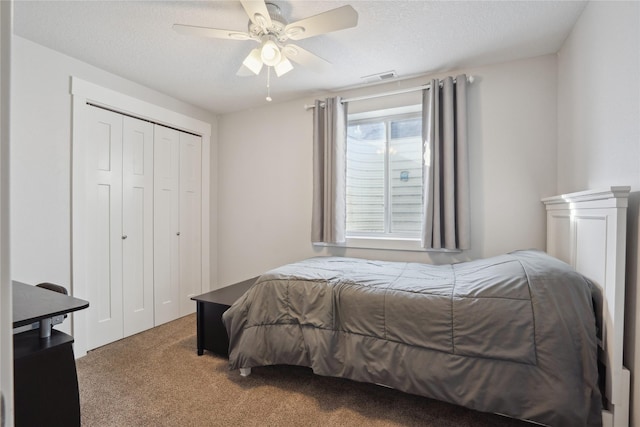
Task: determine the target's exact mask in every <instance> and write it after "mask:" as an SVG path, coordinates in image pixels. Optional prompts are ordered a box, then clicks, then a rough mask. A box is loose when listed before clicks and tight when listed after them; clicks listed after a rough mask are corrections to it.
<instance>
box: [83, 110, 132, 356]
mask: <svg viewBox="0 0 640 427" xmlns="http://www.w3.org/2000/svg"><path fill="white" fill-rule="evenodd" d="M89 120H90V122H89V126H88V128H89V141H88V147H87V151H86V152H87V162H88V163H87V165H88V167H87V177H86V179H87V192H88V194H87V198H88V203H87V206H88V210H89V212H88V215H87V218H88V224H87V225H88V227H87V234H86V239H87V240H86V247H87V251H88V252H89V253H88V257H87V258H88V260H89V263H88V264H89V265H88V266H87V267H88V268H87V272H88V277H87V281H88V282H89V283H90V284H91V285H90V286H89V289H88V299H89V301H90V303H91V305H90V307H89V309H88V310H87V317H88V321H89V325H88V332H89V333H88V349H93V348H96V347H99V346H101V345H104V344H106V343H109V342H112V341H115V340H117V339H120V338H122V326H123V317H122V313H123V307H122V262H121V260H122V235H121V233H120V231H121V229H122V214H121V212H122V181H121V180H122V162H121V159H122V118H121V116H119V115H118V114H115V113H112V112H110V111H106V110H102V109H99V108H95V107H91V108H90V114H89Z"/></svg>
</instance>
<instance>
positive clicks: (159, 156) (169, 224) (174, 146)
mask: <svg viewBox="0 0 640 427" xmlns="http://www.w3.org/2000/svg"><path fill="white" fill-rule="evenodd" d="M179 144H180V139H179V134H178V131H176V130H173V129H169V128H166V127H164V126H159V125H155V126H154V293H155V296H154V300H155V324H156V325H160V324H162V323H165V322H168V321H170V320H174V319H176V318H178V317H179V315H180V302H179V298H180V287H179V280H180V277H179V264H178V262H179V250H180V248H179V243H178V242H179V237H180V236H179V231H180V230H179V210H178V208H179V205H178V203H179V200H180V199H179V187H178V179H179V175H178V171H179V166H180V165H179V155H180V152H179Z"/></svg>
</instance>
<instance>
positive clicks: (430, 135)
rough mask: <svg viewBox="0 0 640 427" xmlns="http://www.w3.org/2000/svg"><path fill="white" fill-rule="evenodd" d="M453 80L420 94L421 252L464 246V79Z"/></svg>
mask: <svg viewBox="0 0 640 427" xmlns="http://www.w3.org/2000/svg"><path fill="white" fill-rule="evenodd" d="M455 80H456V82H455V83H454V81H453V78H452V77H447V78H445V79H444V80H442V81H438V80H432V81H431V87H430V88H428V89H425V90H424V92H423V95H422V114H423V120H422V136H423V139H424V145H423V156H424V162H423V180H424V185H423V197H422V199H423V204H424V206H423V209H424V216H423V224H422V247H423V248H426V249H451V250H456V249H469V246H470V232H469V222H470V215H469V166H468V164H469V160H468V147H467V76H466V75H464V74H462V75H459V76H457V77H456V79H455ZM441 85H442V87H440V86H441Z"/></svg>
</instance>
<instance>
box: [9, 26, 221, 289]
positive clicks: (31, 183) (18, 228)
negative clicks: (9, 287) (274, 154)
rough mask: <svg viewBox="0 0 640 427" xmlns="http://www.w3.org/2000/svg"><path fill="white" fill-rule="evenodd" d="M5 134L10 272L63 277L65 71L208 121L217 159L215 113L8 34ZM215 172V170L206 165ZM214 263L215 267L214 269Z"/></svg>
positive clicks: (67, 228) (67, 230)
mask: <svg viewBox="0 0 640 427" xmlns="http://www.w3.org/2000/svg"><path fill="white" fill-rule="evenodd" d="M14 42H15V43H14V47H13V69H12V70H13V77H14V78H13V80H12V90H13V93H12V125H13V129H12V132H13V135H12V136H13V138H12V141H11V165H12V167H11V217H12V224H11V227H12V229H11V231H12V236H11V251H12V260H11V267H12V279H13V280H18V281H23V282H26V283H31V284H35V283H38V282H43V281H48V282H54V283H58V284H61V285H63V286H65V287H69V285H70V281H71V279H70V278H71V255H70V254H71V248H70V245H71V240H70V235H71V220H72V219H71V117H72V116H71V96H70V77H71V76H76V77H79V78H81V79H83V80H86V81H88V82H91V83H95V84H98V85H100V86H103V87H106V88H109V89H112V90H115V91H117V92H121V93H124V94H127V95H129V96H132V97H135V98H138V99H140V100H143V101H146V102H149V103H152V104H154V105H157V106H160V107H164V108H166V109H169V110H172V111H175V112H178V113H182V114H184V115H186V116H190V117H193V118H195V119H198V120H202V121H204V122H208V123H211V124H212V141H211V146H212V149H211V152H212V154H211V157H212V159H211V164H212V165H214V166H213V167H215V165H216V164H217V150H216V141H215V138H216V134H217V128H216V120H217V119H216V117H215V116H214V115H213V114H211V113H208V112H206V111H203V110H200V109H198V108H196V107H193V106H191V105H189V104H186V103H184V102H181V101H178V100H176V99H174V98H171V97H169V96H166V95H164V94H162V93H159V92H156V91H153V90H150V89H148V88H146V87H143V86H141V85H139V84H136V83H133V82H131V81H128V80H125V79H123V78H120V77H118V76H116V75H113V74H110V73H107V72H105V71H103V70H100V69H98V68H95V67H93V66H90V65H88V64H86V63H83V62H80V61H78V60H75V59H73V58H71V57H68V56H65V55H62V54H60V53H58V52H56V51H53V50H51V49H48V48H45V47H43V46H41V45H38V44H35V43H33V42H31V41H29V40H26V39H23V38H21V37H15V38H14ZM212 174H213V175H215V170H214V171H212ZM214 184H215V182H214V183H212V187H213V190H212V194H211V213H212V224H213V226H212V227H211V230H212V239H211V243H212V246H213V247H212V248H211V252H210V253H211V258H212V263H211V268H212V269H215V261H217V254H216V252H215V249H216V246H215V242H216V240H215V223H216V217H215V213H216V205H215V203H216V202H215V201H216V197H217V195H216V194H215V192H216V191H217V188H216V186H215V185H214ZM214 271H215V270H214Z"/></svg>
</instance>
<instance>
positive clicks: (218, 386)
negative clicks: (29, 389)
mask: <svg viewBox="0 0 640 427" xmlns="http://www.w3.org/2000/svg"><path fill="white" fill-rule="evenodd" d="M195 325H196V320H195V315H191V316H187V317H183V318H181V319H178V320H176V321H174V322H170V323H167V324H165V325H162V326H159V327H157V328H154V329H151V330H149V331H146V332H143V333H140V334H138V335H135V336H132V337H129V338H126V339H123V340H120V341H118V342H115V343H112V344H109V345H106V346H104V347H101V348H98V349H96V350H93V351H91V352H89V354H88V355H87V356H85V357H83V358H81V359H79V360H78V361H77V367H78V382H79V386H80V402H81V408H82V424H83V425H84V426H100V427H103V426H119V427H122V426H305V427H306V426H363V425H366V426H451V427H453V426H456V427H458V426H474V427H488V426H502V427H516V426H531V424H527V423H524V422H520V421H516V420H511V419H508V418H504V417H500V416H498V415H491V414H485V413H479V412H474V411H470V410H467V409H464V408H461V407H458V406H454V405H449V404H446V403H442V402H437V401H434V400H430V399H425V398H422V397H419V396H413V395H409V394H405V393H402V392H399V391H396V390H391V389H387V388H384V387H380V386H376V385H372V384H363V383H357V382H354V381H349V380H344V379H339V378H328V377H320V376H317V375H314V374H313V373H311V371H310V370H308V369H305V368H297V367H283V366H279V367H265V368H255V369H253V372H252V374H251V376H250V377H248V378H242V377H240V375H239V373H238V372H237V371H229V370H228V369H227V361H226V360H225V359H223V358H220V357H217V356H215V355H213V354H211V353H208V352H205V354H204V355H203V356H198V355H197V354H196V326H195Z"/></svg>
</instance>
